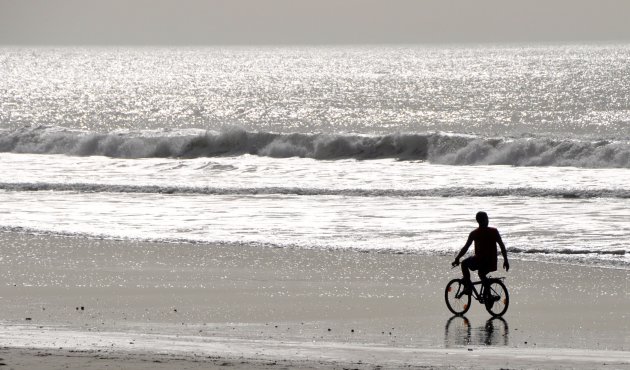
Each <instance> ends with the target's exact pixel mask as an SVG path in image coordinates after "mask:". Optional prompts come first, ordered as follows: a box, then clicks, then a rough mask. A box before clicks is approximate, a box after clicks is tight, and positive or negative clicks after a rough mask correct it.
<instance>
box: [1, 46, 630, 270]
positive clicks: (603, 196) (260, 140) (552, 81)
mask: <svg viewBox="0 0 630 370" xmlns="http://www.w3.org/2000/svg"><path fill="white" fill-rule="evenodd" d="M0 171H1V173H2V175H3V176H2V179H0V229H1V230H4V231H11V232H28V233H41V234H55V235H68V236H73V237H81V238H116V239H140V240H147V241H156V242H157V241H162V242H170V243H184V242H186V243H188V242H193V243H199V244H200V245H206V246H207V247H208V248H212V245H214V244H216V243H222V244H229V245H234V246H235V247H238V246H239V245H244V244H246V245H253V246H257V247H261V248H262V247H286V248H324V249H356V250H364V251H372V252H381V253H431V254H436V253H437V254H455V253H456V252H457V251H458V250H459V249H460V248H461V247H462V246H463V244H464V242H465V241H466V238H467V236H468V233H469V232H470V231H471V230H472V229H474V228H475V227H476V223H475V220H474V216H475V213H476V212H477V211H479V210H485V211H487V212H488V213H489V215H490V222H491V224H492V225H494V226H496V227H497V228H498V229H499V230H500V232H501V234H502V236H503V238H504V241H505V242H506V244H507V246H508V250H509V251H510V252H511V253H513V254H514V255H515V256H520V257H521V258H529V259H540V260H554V261H557V262H560V263H579V264H596V265H601V266H614V267H618V268H625V269H628V268H629V267H630V248H629V247H628V241H629V240H630V222H629V220H630V207H629V206H630V187H629V186H628V184H630V46H629V45H532V46H475V47H437V46H436V47H420V46H418V47H414V46H400V47H282V48H275V47H258V48H254V47H247V48H246V47H239V48H236V47H226V48H218V47H209V48H1V49H0Z"/></svg>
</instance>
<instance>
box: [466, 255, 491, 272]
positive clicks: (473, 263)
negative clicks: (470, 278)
mask: <svg viewBox="0 0 630 370" xmlns="http://www.w3.org/2000/svg"><path fill="white" fill-rule="evenodd" d="M462 265H463V266H464V267H466V268H468V269H469V270H472V271H477V270H479V271H480V272H485V273H488V272H492V271H496V270H493V269H491V268H488V267H487V266H483V265H482V264H481V263H479V260H478V259H477V258H475V256H470V257H468V258H466V259H465V260H463V261H462Z"/></svg>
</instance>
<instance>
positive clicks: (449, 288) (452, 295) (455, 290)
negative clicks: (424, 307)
mask: <svg viewBox="0 0 630 370" xmlns="http://www.w3.org/2000/svg"><path fill="white" fill-rule="evenodd" d="M463 291H464V282H463V280H462V279H453V280H451V281H449V282H448V284H446V290H445V291H444V299H445V300H446V307H448V310H449V311H451V312H452V313H454V314H455V315H463V314H465V313H466V312H468V310H469V309H470V294H462V293H463Z"/></svg>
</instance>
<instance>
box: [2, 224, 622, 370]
mask: <svg viewBox="0 0 630 370" xmlns="http://www.w3.org/2000/svg"><path fill="white" fill-rule="evenodd" d="M0 246H1V248H2V260H1V261H0V275H1V276H2V281H3V283H2V284H0V297H1V298H0V310H1V311H2V312H3V316H2V329H0V338H1V340H2V343H3V347H4V349H3V350H2V352H0V358H2V359H3V360H2V361H0V362H3V363H6V364H7V365H10V366H11V367H13V368H16V369H27V368H28V369H32V368H37V366H39V365H41V366H40V368H56V367H59V368H65V367H66V366H69V367H70V368H77V369H78V368H86V369H89V368H102V367H103V366H105V365H106V366H107V367H108V368H131V369H144V368H154V369H159V368H174V367H177V368H191V369H194V368H212V367H215V366H216V367H222V365H224V364H227V365H231V366H234V367H237V368H238V367H240V368H252V367H254V368H267V367H272V366H273V367H276V366H280V367H284V368H327V367H328V368H343V367H357V368H374V367H376V366H383V367H387V368H392V367H394V368H395V367H406V366H417V367H421V366H434V367H455V368H467V367H471V366H483V367H495V368H499V367H517V368H523V367H526V368H527V367H530V368H531V367H534V368H538V367H554V368H557V367H568V368H576V367H577V368H593V367H603V366H606V367H608V368H623V367H630V335H629V334H628V333H629V332H630V324H629V320H628V319H629V317H628V316H629V315H630V311H628V309H627V307H630V290H629V285H630V272H629V271H628V270H621V269H610V268H598V267H587V266H571V265H565V264H557V263H545V262H531V261H524V260H518V259H513V260H512V261H511V262H512V269H511V270H510V272H509V273H505V272H499V273H497V275H501V276H507V280H506V282H507V286H508V288H509V290H510V294H511V303H510V308H509V310H508V312H507V314H506V315H505V317H504V318H503V319H495V320H491V319H490V316H489V315H488V314H487V313H486V312H485V310H484V309H483V307H482V306H481V305H479V304H477V303H476V302H474V303H473V307H472V308H471V310H470V311H469V313H468V314H467V315H466V317H463V318H462V317H453V316H452V315H450V313H449V312H448V310H447V309H446V307H445V305H444V300H443V290H444V286H445V285H446V282H448V280H450V279H451V278H452V277H456V276H457V275H458V271H457V270H451V269H450V265H449V264H450V261H451V260H452V257H451V256H421V255H403V254H400V255H395V254H379V253H363V252H353V251H314V250H299V249H271V248H256V247H234V246H220V245H214V246H208V245H189V244H155V243H139V242H129V241H110V240H86V239H81V238H61V237H50V236H38V235H26V234H20V233H1V234H0ZM457 248H458V246H454V251H453V253H455V249H457ZM508 248H509V246H508ZM274 363H275V364H274ZM227 365H226V366H227ZM161 366H163V367H161Z"/></svg>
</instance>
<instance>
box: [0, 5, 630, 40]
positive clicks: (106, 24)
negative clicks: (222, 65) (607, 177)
mask: <svg viewBox="0 0 630 370" xmlns="http://www.w3.org/2000/svg"><path fill="white" fill-rule="evenodd" d="M628 19H630V0H380V1H376V0H0V45H232V44H236V45H260V44H434V43H440V44H443V43H519V42H525V43H532V42H597V41H605V42H630V21H628Z"/></svg>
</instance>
